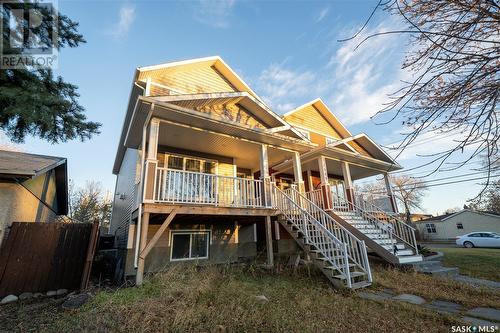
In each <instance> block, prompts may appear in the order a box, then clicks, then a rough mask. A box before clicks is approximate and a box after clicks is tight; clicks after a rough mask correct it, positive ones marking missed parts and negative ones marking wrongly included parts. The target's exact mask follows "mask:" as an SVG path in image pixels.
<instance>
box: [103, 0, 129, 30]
mask: <svg viewBox="0 0 500 333" xmlns="http://www.w3.org/2000/svg"><path fill="white" fill-rule="evenodd" d="M118 16H119V18H118V22H116V23H115V24H113V26H112V27H111V28H110V29H109V30H108V31H107V34H108V35H110V36H113V37H114V38H123V37H124V36H126V35H127V33H128V31H129V30H130V27H131V26H132V23H134V20H135V7H134V6H133V5H131V4H128V3H124V4H122V6H121V7H120V12H119V13H118Z"/></svg>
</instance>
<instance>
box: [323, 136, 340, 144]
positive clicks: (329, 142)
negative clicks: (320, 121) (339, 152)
mask: <svg viewBox="0 0 500 333" xmlns="http://www.w3.org/2000/svg"><path fill="white" fill-rule="evenodd" d="M337 141H339V139H335V138H331V137H329V136H327V137H326V145H333V144H334V143H335V142H337Z"/></svg>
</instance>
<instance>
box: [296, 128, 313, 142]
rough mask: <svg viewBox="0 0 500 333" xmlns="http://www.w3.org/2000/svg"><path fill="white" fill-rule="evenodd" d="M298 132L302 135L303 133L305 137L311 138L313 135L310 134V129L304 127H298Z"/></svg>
mask: <svg viewBox="0 0 500 333" xmlns="http://www.w3.org/2000/svg"><path fill="white" fill-rule="evenodd" d="M296 130H297V132H299V133H300V135H302V136H303V137H304V138H306V139H308V140H310V139H311V136H310V135H309V131H305V130H303V129H298V128H296Z"/></svg>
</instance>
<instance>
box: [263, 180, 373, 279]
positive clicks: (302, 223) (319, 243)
mask: <svg viewBox="0 0 500 333" xmlns="http://www.w3.org/2000/svg"><path fill="white" fill-rule="evenodd" d="M271 190H272V192H273V195H272V198H273V206H274V207H275V208H277V209H278V210H279V211H280V212H281V213H282V214H283V215H285V216H286V217H287V219H288V220H289V221H291V222H292V223H293V224H294V225H295V226H296V227H297V228H299V230H300V231H301V232H302V233H303V234H304V238H305V243H306V244H312V245H314V246H315V247H316V248H317V249H318V250H319V251H320V253H321V254H322V255H323V257H324V258H326V259H327V260H328V261H329V263H330V264H331V265H332V266H333V267H334V268H336V269H337V270H338V271H339V272H340V273H341V274H343V275H344V276H345V277H346V281H347V287H348V288H351V287H352V280H351V272H350V267H349V261H348V260H345V259H346V257H348V253H347V248H346V244H345V243H343V242H341V241H340V240H339V239H338V238H337V237H335V235H334V234H333V233H332V232H331V231H330V230H328V229H327V228H325V227H324V226H323V225H321V223H319V222H318V221H317V220H316V219H315V218H314V216H312V215H311V214H310V213H309V212H308V211H306V210H305V209H304V208H302V207H301V206H300V205H299V204H298V203H297V202H295V201H294V200H293V199H292V198H291V197H290V196H289V195H287V193H285V191H282V190H280V189H279V188H278V187H277V186H275V185H273V186H272V187H271ZM285 201H286V203H285ZM289 206H293V208H291V207H289ZM309 225H314V226H316V227H317V228H316V231H318V232H319V233H320V234H319V235H318V234H316V233H311V232H310V231H309V230H308V226H309ZM325 240H329V241H331V242H332V243H333V244H334V245H335V248H334V249H332V248H331V247H330V246H328V244H327V243H325ZM340 258H342V260H340ZM370 274H371V273H370ZM369 276H371V275H369ZM370 282H371V279H370Z"/></svg>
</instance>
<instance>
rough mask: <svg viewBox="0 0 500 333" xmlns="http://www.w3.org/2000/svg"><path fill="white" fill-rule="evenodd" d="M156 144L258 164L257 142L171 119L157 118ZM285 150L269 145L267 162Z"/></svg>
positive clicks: (250, 165)
mask: <svg viewBox="0 0 500 333" xmlns="http://www.w3.org/2000/svg"><path fill="white" fill-rule="evenodd" d="M158 144H159V145H160V146H162V145H163V146H169V147H175V148H179V149H185V150H192V151H196V152H201V153H205V154H212V155H219V156H224V157H229V158H234V161H235V163H236V165H237V166H238V167H241V168H247V169H251V170H258V169H259V168H260V149H261V148H260V144H257V143H254V142H250V141H246V140H241V139H238V138H234V137H231V136H228V135H223V134H218V133H214V132H211V131H206V130H202V129H194V128H192V127H189V126H187V125H182V124H176V123H173V122H161V123H160V131H159V135H158ZM290 156H291V153H290V152H288V151H286V150H281V149H277V148H272V147H270V148H269V149H268V159H269V165H272V164H275V163H279V162H281V161H283V160H285V159H287V158H290Z"/></svg>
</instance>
